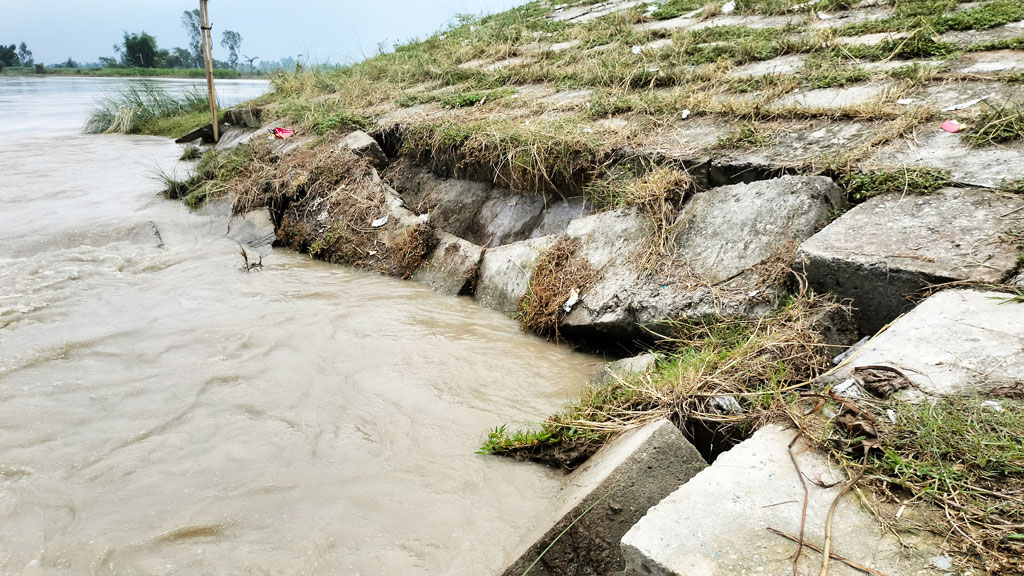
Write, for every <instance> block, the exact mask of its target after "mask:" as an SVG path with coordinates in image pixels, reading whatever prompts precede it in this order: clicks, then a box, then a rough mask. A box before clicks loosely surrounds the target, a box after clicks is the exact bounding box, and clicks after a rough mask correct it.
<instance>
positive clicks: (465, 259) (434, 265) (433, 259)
mask: <svg viewBox="0 0 1024 576" xmlns="http://www.w3.org/2000/svg"><path fill="white" fill-rule="evenodd" d="M437 237H438V244H437V248H435V249H434V252H433V253H432V254H431V255H430V257H429V258H427V259H426V260H424V261H423V263H422V264H420V266H419V268H417V269H416V272H415V273H414V274H413V275H412V279H413V280H416V281H417V282H421V283H423V284H426V285H427V286H430V287H431V288H433V289H434V290H435V291H437V292H441V293H443V294H449V295H452V296H457V295H459V294H462V293H464V292H465V291H466V290H467V288H468V286H467V284H469V283H470V282H472V281H473V279H474V278H473V277H474V275H475V274H476V272H477V270H478V266H479V265H480V259H481V258H482V257H483V253H484V252H483V251H484V249H483V248H482V247H481V246H477V245H476V244H473V243H472V242H467V241H466V240H463V239H462V238H459V237H457V236H453V235H451V234H448V233H447V232H442V231H437Z"/></svg>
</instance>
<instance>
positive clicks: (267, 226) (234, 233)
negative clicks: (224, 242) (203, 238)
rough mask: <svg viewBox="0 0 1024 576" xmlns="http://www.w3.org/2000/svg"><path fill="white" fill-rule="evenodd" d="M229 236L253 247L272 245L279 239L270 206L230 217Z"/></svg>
mask: <svg viewBox="0 0 1024 576" xmlns="http://www.w3.org/2000/svg"><path fill="white" fill-rule="evenodd" d="M227 237H228V238H231V239H232V240H234V241H235V242H238V243H239V244H245V245H246V246H249V247H252V248H263V247H266V246H270V245H271V244H273V243H274V240H276V239H277V233H276V230H275V228H274V220H273V218H271V216H270V209H269V208H260V209H258V210H252V211H249V212H246V213H245V214H236V215H233V216H231V218H230V219H228V232H227Z"/></svg>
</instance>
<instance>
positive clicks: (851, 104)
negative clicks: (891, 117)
mask: <svg viewBox="0 0 1024 576" xmlns="http://www.w3.org/2000/svg"><path fill="white" fill-rule="evenodd" d="M892 89H893V85H892V84H891V83H888V82H871V83H868V84H856V85H853V86H844V87H842V88H819V89H817V90H808V91H805V92H804V91H801V92H794V93H792V94H787V95H785V96H783V97H782V98H779V99H778V100H776V101H775V102H772V104H771V107H772V108H786V107H789V106H799V107H801V108H814V109H822V110H841V109H844V108H855V107H858V106H866V105H872V104H879V103H882V102H885V101H886V100H887V99H888V97H889V93H890V91H891V90H892Z"/></svg>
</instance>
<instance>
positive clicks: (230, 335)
mask: <svg viewBox="0 0 1024 576" xmlns="http://www.w3.org/2000/svg"><path fill="white" fill-rule="evenodd" d="M122 82H123V80H106V79H18V78H0V121H2V123H3V125H4V126H5V128H7V130H6V136H5V137H4V138H3V139H2V140H0V166H2V174H0V518H3V522H2V523H0V572H2V573H4V574H75V575H79V574H95V575H105V574H132V575H136V574H160V575H163V574H187V575H196V574H402V575H410V574H492V573H495V572H496V571H497V570H498V569H499V568H500V567H501V565H502V563H503V561H504V560H505V556H506V555H507V554H509V553H510V552H511V550H512V549H513V548H514V546H515V544H516V542H517V540H518V538H519V536H520V535H521V534H523V533H525V532H526V531H527V530H528V529H529V528H530V527H531V525H532V520H533V518H534V517H535V516H537V515H538V514H540V513H541V512H542V511H543V510H544V509H545V507H547V506H549V505H550V504H551V501H552V497H553V492H554V491H555V490H557V488H558V486H559V483H560V476H559V475H558V474H557V473H554V472H551V471H548V470H547V469H544V468H541V467H538V466H532V465H525V464H517V463H513V462H509V461H506V460H504V459H500V458H494V457H486V456H480V455H476V454H474V451H475V449H476V448H477V447H478V446H479V444H480V442H481V441H482V440H483V437H484V436H485V431H486V430H487V429H489V428H490V427H493V426H494V425H495V424H498V423H501V422H505V421H508V420H513V421H514V420H526V421H530V420H537V419H540V418H543V417H544V416H545V415H546V414H547V413H549V412H550V411H551V410H553V409H555V408H557V407H558V405H559V404H560V403H561V402H563V401H564V400H565V399H567V398H570V397H572V396H574V395H575V394H576V393H577V392H578V390H579V387H580V386H581V385H582V384H583V383H584V382H585V381H586V378H587V377H588V376H589V374H590V373H591V372H592V370H593V367H594V359H593V358H591V357H587V356H583V355H578V354H574V353H571V352H569V351H567V350H565V349H563V348H559V347H556V346H553V345H551V344H548V343H545V342H542V341H540V340H538V339H536V338H533V337H530V336H528V335H525V334H523V333H521V332H520V331H519V330H518V329H517V327H516V326H515V324H514V322H512V321H511V320H508V319H506V318H504V317H502V316H500V315H498V314H496V313H493V312H490V311H487V310H483V309H481V308H479V307H478V306H476V305H475V304H474V303H473V302H472V301H470V300H467V299H456V298H450V297H444V296H439V295H436V294H434V293H432V292H430V291H429V290H427V289H425V288H424V287H422V286H419V285H417V284H414V283H410V282H401V281H397V280H393V279H388V278H382V277H379V276H376V275H372V274H366V273H362V272H358V271H353V270H350V269H346V268H343V267H337V266H330V265H325V264H321V263H318V262H314V261H311V260H309V259H308V258H307V257H304V256H301V255H298V254H295V253H292V252H289V251H283V250H274V251H272V252H270V253H269V254H267V255H266V256H265V257H264V263H265V267H264V269H263V271H262V272H258V273H244V272H242V271H240V270H239V265H240V258H239V256H238V246H237V245H236V244H234V243H233V242H231V241H229V240H227V239H225V238H223V236H222V235H223V223H222V222H220V221H218V220H217V219H216V218H214V217H212V216H202V215H197V214H194V213H190V212H189V211H188V210H187V209H185V208H184V207H183V206H181V205H180V204H178V203H175V202H169V201H166V200H162V199H159V198H158V197H156V195H155V193H156V192H157V190H158V188H159V184H158V183H157V182H156V181H155V180H154V179H153V178H152V177H153V174H154V172H155V171H156V170H157V169H164V170H174V169H176V168H175V166H176V158H177V156H178V155H179V154H180V148H179V147H178V146H177V145H175V144H173V143H171V142H170V141H168V140H166V139H162V138H153V137H142V136H132V137H129V136H117V135H102V136H85V135H81V134H79V133H78V131H79V129H80V127H81V125H82V124H83V123H84V119H85V116H86V114H87V112H88V110H89V108H90V106H91V104H92V102H94V101H95V99H96V98H97V97H99V96H100V95H101V94H102V93H103V92H104V91H105V90H109V89H112V88H116V86H117V85H119V83H122ZM187 83H188V82H168V84H169V85H171V86H176V87H180V86H181V85H183V84H187ZM265 89H266V85H265V84H255V83H248V82H218V93H219V95H220V97H221V100H222V101H223V102H226V103H231V102H233V101H238V100H240V99H244V98H248V97H252V96H255V95H257V94H259V93H260V92H262V91H263V90H265Z"/></svg>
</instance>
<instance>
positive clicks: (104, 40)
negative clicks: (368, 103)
mask: <svg viewBox="0 0 1024 576" xmlns="http://www.w3.org/2000/svg"><path fill="white" fill-rule="evenodd" d="M523 3H525V0H337V1H330V0H288V1H285V0H276V1H273V2H272V1H270V0H210V1H209V7H210V22H211V24H212V26H213V35H214V42H215V44H216V45H215V46H214V58H216V59H219V60H226V59H227V50H225V49H224V48H222V47H221V46H220V38H221V36H220V34H221V32H223V31H224V30H234V31H236V32H239V33H241V34H242V47H241V49H240V50H239V52H240V53H241V54H243V55H245V56H250V57H252V56H258V57H259V58H260V59H261V60H267V61H270V60H278V59H280V58H282V57H292V58H298V57H299V55H302V58H303V59H305V60H308V61H311V62H318V63H331V64H348V63H351V62H355V61H358V60H362V59H363V58H364V57H367V56H372V55H373V54H375V53H376V51H377V45H378V43H379V42H384V43H385V44H386V45H387V46H388V47H389V48H390V46H391V45H392V44H393V43H395V42H396V41H397V42H404V41H406V40H409V39H411V38H414V37H420V38H423V37H426V36H429V35H430V34H432V33H434V32H436V31H438V30H440V29H441V28H443V27H444V26H445V25H446V24H447V23H448V22H450V21H451V19H452V17H453V16H454V15H456V14H486V13H494V12H501V11H503V10H506V9H508V8H511V7H512V6H515V5H519V4H523ZM3 4H4V6H3V9H2V10H0V44H3V45H9V44H20V43H21V42H26V43H27V44H28V47H29V49H30V50H32V53H33V56H34V57H35V60H36V62H37V63H38V62H43V63H46V64H55V63H58V62H64V61H66V60H67V59H68V58H69V57H71V58H73V59H74V60H76V61H78V62H95V61H96V60H97V59H98V58H99V57H100V56H111V57H112V56H114V50H113V45H114V44H120V43H121V41H122V39H123V36H124V33H125V32H126V31H127V32H141V31H145V32H148V33H149V34H152V35H153V36H155V37H156V39H157V43H158V44H159V45H160V47H161V48H171V47H174V46H181V47H183V48H184V47H187V46H188V38H187V36H186V34H185V31H184V29H183V28H182V27H181V15H182V13H183V12H184V11H186V10H192V9H195V8H198V7H199V0H93V1H86V0H34V1H32V2H15V1H14V0H3Z"/></svg>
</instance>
